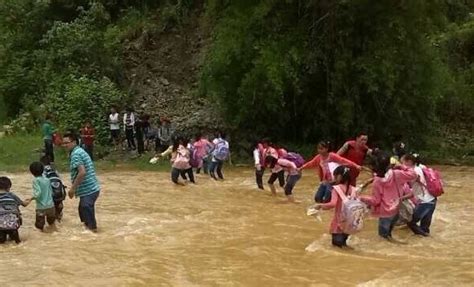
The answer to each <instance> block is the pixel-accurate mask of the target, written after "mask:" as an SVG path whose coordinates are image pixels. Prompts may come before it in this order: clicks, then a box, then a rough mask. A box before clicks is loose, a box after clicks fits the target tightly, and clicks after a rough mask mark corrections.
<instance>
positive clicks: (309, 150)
mask: <svg viewBox="0 0 474 287" xmlns="http://www.w3.org/2000/svg"><path fill="white" fill-rule="evenodd" d="M288 146H289V148H290V150H292V151H298V152H300V153H301V154H302V155H304V156H305V158H306V159H310V158H311V156H312V155H313V154H314V149H315V148H314V145H312V144H306V145H305V144H303V145H288ZM42 149H43V140H42V138H41V136H40V135H38V134H17V135H14V136H4V137H2V138H0V171H3V172H28V169H29V165H30V163H31V162H33V161H37V160H39V158H40V155H41V150H42ZM96 150H97V151H98V152H99V153H104V151H106V150H107V147H99V146H98V147H96ZM422 154H423V155H425V158H426V159H427V160H428V163H438V164H463V165H472V164H474V157H473V155H474V150H473V149H472V147H470V148H464V149H459V148H458V149H455V148H452V147H450V146H444V147H440V145H436V146H432V148H431V149H429V150H427V151H424V152H422ZM152 156H153V154H152V153H148V154H145V155H143V156H142V157H139V158H135V157H134V156H133V155H131V154H129V153H127V152H117V153H112V154H109V155H108V156H106V157H105V158H104V159H98V160H96V161H95V165H96V168H97V169H98V170H101V171H117V170H137V171H169V168H170V164H169V161H168V160H166V159H163V160H161V161H159V162H158V163H157V164H155V165H152V164H149V163H148V161H149V159H150V158H151V157H152ZM55 157H56V167H57V168H58V170H59V171H61V172H67V171H68V164H69V161H68V159H67V152H66V151H65V150H64V149H63V148H60V147H55ZM232 161H233V164H234V165H239V164H245V165H249V166H251V165H252V160H251V158H250V155H247V154H246V153H245V152H241V153H239V152H234V153H233V158H232Z"/></svg>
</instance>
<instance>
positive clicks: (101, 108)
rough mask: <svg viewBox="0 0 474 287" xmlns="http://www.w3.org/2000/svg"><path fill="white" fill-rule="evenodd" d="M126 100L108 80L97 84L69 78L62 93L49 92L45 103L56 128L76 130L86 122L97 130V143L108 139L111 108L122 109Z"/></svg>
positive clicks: (58, 91) (88, 79) (57, 90)
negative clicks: (57, 126) (55, 122)
mask: <svg viewBox="0 0 474 287" xmlns="http://www.w3.org/2000/svg"><path fill="white" fill-rule="evenodd" d="M126 101H127V96H126V95H125V94H124V93H123V92H121V91H119V90H118V89H117V87H116V85H115V84H114V83H113V82H112V81H110V79H108V78H105V77H104V78H102V79H101V80H99V81H97V80H94V79H90V78H87V77H79V78H77V77H74V76H71V77H70V78H69V80H68V82H67V83H66V84H65V86H64V87H62V89H55V90H51V91H49V92H48V94H47V96H46V98H45V103H46V107H47V110H48V111H49V112H50V113H52V114H53V115H54V118H55V119H56V121H57V122H58V123H59V127H60V128H61V129H62V130H63V131H64V130H66V129H74V130H78V129H79V128H80V127H82V125H83V124H84V121H85V120H86V119H88V120H90V121H91V123H92V125H93V126H94V128H95V129H96V135H97V139H98V141H99V143H106V142H107V139H108V137H109V131H108V122H107V119H108V113H109V111H110V107H112V106H123V105H124V103H125V102H126Z"/></svg>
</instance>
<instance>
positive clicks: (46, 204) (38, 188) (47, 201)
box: [32, 175, 54, 210]
mask: <svg viewBox="0 0 474 287" xmlns="http://www.w3.org/2000/svg"><path fill="white" fill-rule="evenodd" d="M32 197H33V199H34V200H35V201H36V210H43V209H48V208H52V207H53V206H54V203H53V189H52V188H51V182H50V181H49V179H47V178H46V177H44V176H43V175H40V176H37V177H35V178H34V179H33V196H32Z"/></svg>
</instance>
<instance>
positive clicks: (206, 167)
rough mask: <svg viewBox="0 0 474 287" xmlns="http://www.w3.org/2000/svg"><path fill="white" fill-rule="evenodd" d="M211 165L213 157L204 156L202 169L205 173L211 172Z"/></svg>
mask: <svg viewBox="0 0 474 287" xmlns="http://www.w3.org/2000/svg"><path fill="white" fill-rule="evenodd" d="M210 167H211V158H210V157H205V158H203V159H202V170H203V171H204V173H205V174H209V170H210Z"/></svg>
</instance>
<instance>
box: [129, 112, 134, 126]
mask: <svg viewBox="0 0 474 287" xmlns="http://www.w3.org/2000/svg"><path fill="white" fill-rule="evenodd" d="M130 125H131V126H134V125H135V114H134V113H131V114H130Z"/></svg>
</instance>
